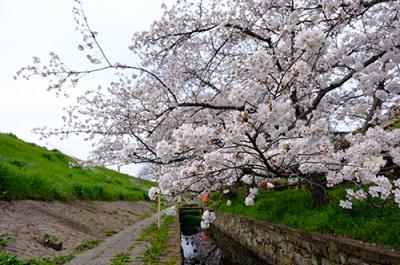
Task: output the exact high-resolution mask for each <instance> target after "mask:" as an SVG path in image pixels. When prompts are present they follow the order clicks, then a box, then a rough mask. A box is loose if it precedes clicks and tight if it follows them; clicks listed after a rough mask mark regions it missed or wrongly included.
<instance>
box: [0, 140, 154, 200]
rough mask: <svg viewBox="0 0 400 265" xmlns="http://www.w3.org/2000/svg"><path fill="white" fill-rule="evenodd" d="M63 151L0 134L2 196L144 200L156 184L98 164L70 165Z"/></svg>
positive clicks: (0, 187)
mask: <svg viewBox="0 0 400 265" xmlns="http://www.w3.org/2000/svg"><path fill="white" fill-rule="evenodd" d="M72 161H73V159H72V158H71V157H68V156H66V155H64V154H63V153H61V152H60V151H58V150H56V149H54V150H47V149H46V148H43V147H40V146H37V145H35V144H32V143H26V142H24V141H22V140H20V139H18V138H17V137H16V136H14V135H12V134H1V133H0V199H2V200H16V199H38V200H54V199H56V200H67V199H89V200H144V199H147V191H146V189H148V188H149V187H151V186H154V185H155V184H154V183H153V182H150V181H145V180H141V179H138V178H133V177H131V176H129V175H126V174H121V173H118V172H116V171H113V170H110V169H107V168H104V167H97V168H95V169H85V168H79V167H78V168H70V167H69V162H72Z"/></svg>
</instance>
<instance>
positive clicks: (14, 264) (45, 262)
mask: <svg viewBox="0 0 400 265" xmlns="http://www.w3.org/2000/svg"><path fill="white" fill-rule="evenodd" d="M72 258H73V256H71V255H68V256H58V257H52V258H43V257H40V258H32V259H24V260H21V259H18V258H17V257H16V256H15V255H12V254H9V253H0V265H61V264H64V263H66V262H68V261H70V260H72Z"/></svg>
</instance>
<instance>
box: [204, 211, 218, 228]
mask: <svg viewBox="0 0 400 265" xmlns="http://www.w3.org/2000/svg"><path fill="white" fill-rule="evenodd" d="M201 218H202V221H201V222H200V227H201V229H207V228H209V227H210V224H211V223H212V222H214V220H215V218H216V217H215V213H214V212H210V211H209V210H206V211H204V213H203V215H202V216H201Z"/></svg>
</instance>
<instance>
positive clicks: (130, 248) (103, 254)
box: [67, 213, 157, 265]
mask: <svg viewBox="0 0 400 265" xmlns="http://www.w3.org/2000/svg"><path fill="white" fill-rule="evenodd" d="M156 220H157V213H155V214H153V215H152V216H150V217H148V218H146V219H144V220H141V221H138V222H136V223H135V224H133V225H131V226H129V227H127V228H126V229H124V230H122V231H121V232H120V233H118V234H116V235H114V236H112V237H110V238H108V239H106V240H105V241H104V242H102V243H101V244H100V245H99V246H98V247H96V248H94V249H91V250H88V251H86V252H84V253H81V254H78V255H77V256H76V257H75V258H74V259H73V260H72V261H70V262H69V263H67V265H108V264H109V263H110V260H111V259H112V257H113V256H115V255H117V254H119V253H121V252H124V253H129V254H130V255H131V257H132V258H133V262H134V263H133V264H140V263H138V262H137V261H135V259H134V257H137V256H138V255H140V254H142V252H144V251H145V249H146V248H145V246H146V245H147V244H148V243H147V242H145V241H141V242H137V240H138V239H139V237H140V235H141V233H142V230H143V229H144V228H146V227H147V226H149V225H151V224H152V223H154V222H156Z"/></svg>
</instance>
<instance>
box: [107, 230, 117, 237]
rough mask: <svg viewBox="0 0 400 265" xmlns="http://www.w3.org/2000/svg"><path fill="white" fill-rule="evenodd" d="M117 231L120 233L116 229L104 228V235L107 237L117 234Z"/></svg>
mask: <svg viewBox="0 0 400 265" xmlns="http://www.w3.org/2000/svg"><path fill="white" fill-rule="evenodd" d="M117 233H118V231H117V230H115V229H106V230H104V235H105V236H106V237H110V236H113V235H115V234H117Z"/></svg>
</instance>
